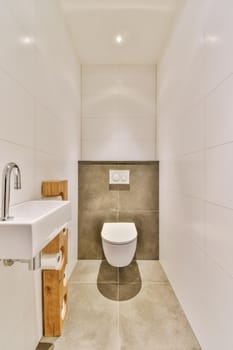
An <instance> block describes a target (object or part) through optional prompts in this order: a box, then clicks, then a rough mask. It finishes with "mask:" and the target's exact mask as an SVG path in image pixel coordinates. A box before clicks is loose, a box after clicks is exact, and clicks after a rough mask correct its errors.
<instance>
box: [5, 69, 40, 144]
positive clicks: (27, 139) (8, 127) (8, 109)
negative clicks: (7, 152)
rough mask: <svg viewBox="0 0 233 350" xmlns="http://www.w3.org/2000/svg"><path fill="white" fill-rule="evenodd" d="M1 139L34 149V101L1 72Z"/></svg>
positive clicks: (15, 82)
mask: <svg viewBox="0 0 233 350" xmlns="http://www.w3.org/2000/svg"><path fill="white" fill-rule="evenodd" d="M0 100H1V104H0V125H1V127H0V139H3V140H7V141H11V142H14V143H17V144H21V145H25V146H29V147H34V112H35V111H34V108H35V106H34V99H33V97H32V96H31V95H29V94H28V93H27V92H26V91H25V90H24V89H23V88H22V86H21V85H19V83H18V82H17V81H15V80H14V79H12V78H11V77H10V76H9V75H8V74H7V73H5V72H3V71H0Z"/></svg>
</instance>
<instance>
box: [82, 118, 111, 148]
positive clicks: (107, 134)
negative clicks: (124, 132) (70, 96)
mask: <svg viewBox="0 0 233 350" xmlns="http://www.w3.org/2000/svg"><path fill="white" fill-rule="evenodd" d="M117 137H118V120H117V118H111V117H109V118H100V117H94V118H87V117H86V118H83V120H82V138H83V139H84V140H99V141H101V140H102V141H103V142H106V140H111V139H112V140H113V139H114V140H117Z"/></svg>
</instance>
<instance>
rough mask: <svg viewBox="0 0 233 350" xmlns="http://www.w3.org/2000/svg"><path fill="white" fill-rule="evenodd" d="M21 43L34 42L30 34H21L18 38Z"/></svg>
mask: <svg viewBox="0 0 233 350" xmlns="http://www.w3.org/2000/svg"><path fill="white" fill-rule="evenodd" d="M20 41H21V43H22V44H23V45H32V44H33V43H34V38H33V37H31V36H23V37H21V38H20Z"/></svg>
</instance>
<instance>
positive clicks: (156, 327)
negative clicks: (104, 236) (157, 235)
mask: <svg viewBox="0 0 233 350" xmlns="http://www.w3.org/2000/svg"><path fill="white" fill-rule="evenodd" d="M43 341H53V342H54V345H55V350H200V349H201V348H200V346H199V344H198V342H197V340H196V338H195V336H194V334H193V332H192V329H191V328H190V325H189V323H188V322H187V320H186V318H185V315H184V313H183V311H182V309H181V307H180V305H179V303H178V301H177V299H176V296H175V294H174V292H173V290H172V288H171V286H170V284H169V282H168V280H167V278H166V276H165V274H164V272H163V270H162V268H161V266H160V264H159V262H158V261H137V262H133V263H132V264H131V265H130V266H129V267H126V268H121V269H116V268H113V267H111V266H109V265H108V264H107V263H106V262H105V261H104V262H101V261H98V260H80V261H78V263H77V265H76V268H75V270H74V272H73V274H72V276H71V278H70V281H69V312H68V317H67V320H66V323H65V327H64V330H63V334H62V336H61V337H59V338H52V339H50V338H44V339H43Z"/></svg>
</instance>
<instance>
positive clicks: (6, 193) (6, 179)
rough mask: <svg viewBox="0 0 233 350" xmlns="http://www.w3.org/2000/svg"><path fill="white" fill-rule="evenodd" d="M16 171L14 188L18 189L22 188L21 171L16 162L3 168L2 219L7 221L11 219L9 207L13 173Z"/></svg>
mask: <svg viewBox="0 0 233 350" xmlns="http://www.w3.org/2000/svg"><path fill="white" fill-rule="evenodd" d="M12 171H13V173H14V188H15V189H16V190H19V189H21V173H20V169H19V167H18V165H17V164H16V163H13V162H11V163H8V164H6V166H5V168H4V169H3V173H2V206H1V220H2V221H6V220H8V219H9V207H10V183H11V182H10V180H11V173H12Z"/></svg>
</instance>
